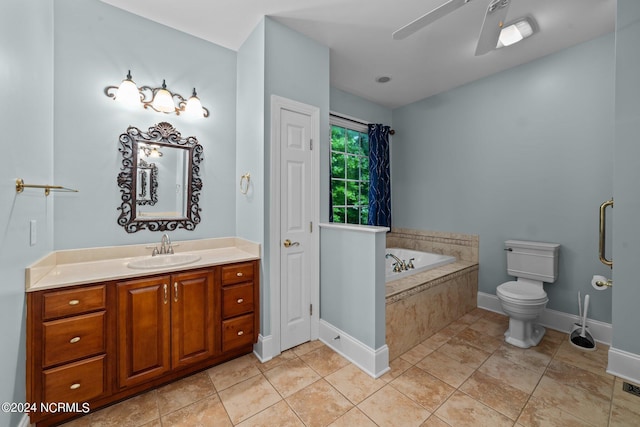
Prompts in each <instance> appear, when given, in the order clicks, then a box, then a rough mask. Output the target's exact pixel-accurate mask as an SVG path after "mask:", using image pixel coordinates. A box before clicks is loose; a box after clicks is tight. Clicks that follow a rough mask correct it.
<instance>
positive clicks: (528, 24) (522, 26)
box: [496, 17, 537, 49]
mask: <svg viewBox="0 0 640 427" xmlns="http://www.w3.org/2000/svg"><path fill="white" fill-rule="evenodd" d="M536 31H537V27H536V23H535V21H534V20H533V18H531V17H525V18H522V19H519V20H517V21H515V22H513V23H512V24H510V25H507V26H505V27H504V28H503V29H502V31H500V37H499V38H498V44H497V46H496V49H499V48H501V47H505V46H511V45H512V44H516V43H518V42H520V41H522V40H524V39H526V38H527V37H531V36H532V35H533V33H535V32H536Z"/></svg>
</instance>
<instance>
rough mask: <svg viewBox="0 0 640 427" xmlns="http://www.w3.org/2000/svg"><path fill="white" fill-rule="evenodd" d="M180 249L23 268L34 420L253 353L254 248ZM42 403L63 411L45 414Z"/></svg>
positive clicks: (236, 242) (76, 254) (61, 416)
mask: <svg viewBox="0 0 640 427" xmlns="http://www.w3.org/2000/svg"><path fill="white" fill-rule="evenodd" d="M178 245H180V247H179V248H177V249H176V252H179V253H176V255H177V256H176V258H170V257H172V256H174V255H159V257H160V258H157V257H151V256H150V255H148V254H149V253H150V251H149V249H148V247H145V246H144V245H134V246H125V247H114V248H96V249H84V250H79V251H59V252H54V253H52V254H50V255H48V256H47V257H45V258H43V259H41V260H40V261H38V262H36V263H35V264H33V265H32V266H30V267H29V268H27V272H26V282H27V283H26V284H27V402H29V403H30V404H31V405H33V408H34V410H33V411H32V412H31V413H30V417H31V422H32V423H37V425H38V426H47V425H51V424H56V423H59V422H61V421H64V420H66V419H69V418H72V417H75V416H77V415H82V414H83V413H84V412H86V411H87V410H88V409H90V410H91V411H93V410H95V409H97V408H99V407H102V406H105V405H108V404H110V403H113V402H116V401H118V400H121V399H124V398H126V397H129V396H132V395H134V394H137V393H140V392H143V391H145V390H148V389H150V388H153V387H156V386H158V385H161V384H164V383H167V382H170V381H173V380H175V379H178V378H181V377H184V376H186V375H189V374H191V373H193V372H196V371H198V370H202V369H205V368H208V367H210V366H213V365H216V364H219V363H221V362H224V361H227V360H230V359H232V358H235V357H238V356H240V355H243V354H247V353H250V352H252V351H253V344H254V343H255V342H256V341H257V338H258V332H259V277H260V270H259V245H257V244H254V243H251V242H246V241H243V240H241V239H235V238H228V239H206V240H200V241H190V242H179V243H178V244H176V246H178ZM178 249H179V251H178ZM145 254H146V255H145ZM162 257H165V258H162ZM174 260H175V261H174ZM176 264H178V265H176ZM41 403H44V404H41ZM48 403H53V404H56V405H57V404H58V403H63V404H66V405H67V406H54V408H55V409H54V410H51V411H49V412H47V411H43V410H42V409H43V408H44V409H47V406H48V405H47V404H48ZM59 408H63V409H64V410H60V409H59Z"/></svg>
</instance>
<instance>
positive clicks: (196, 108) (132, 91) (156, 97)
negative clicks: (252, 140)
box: [104, 71, 209, 118]
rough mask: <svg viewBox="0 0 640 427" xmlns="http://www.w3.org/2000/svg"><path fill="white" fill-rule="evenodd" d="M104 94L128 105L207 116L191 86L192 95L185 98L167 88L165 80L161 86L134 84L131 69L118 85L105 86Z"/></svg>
mask: <svg viewBox="0 0 640 427" xmlns="http://www.w3.org/2000/svg"><path fill="white" fill-rule="evenodd" d="M104 94H105V95H106V96H108V97H109V98H113V99H114V100H116V101H119V102H122V103H124V104H126V105H129V106H137V105H140V104H142V106H143V107H144V108H151V109H152V110H154V111H157V112H159V113H176V115H180V114H182V113H184V114H185V115H186V116H188V117H194V118H197V117H209V110H208V109H206V108H205V107H203V106H202V103H201V102H200V99H199V98H198V96H197V95H196V89H195V88H193V95H191V97H190V98H189V99H188V100H186V99H185V98H184V97H183V96H182V95H180V94H179V93H176V92H171V91H170V90H169V89H167V84H166V82H165V80H162V86H161V87H155V88H154V87H150V86H140V87H138V86H136V84H135V83H134V81H133V80H132V79H131V71H129V72H127V77H126V78H125V79H124V80H123V81H122V83H120V86H107V87H105V88H104Z"/></svg>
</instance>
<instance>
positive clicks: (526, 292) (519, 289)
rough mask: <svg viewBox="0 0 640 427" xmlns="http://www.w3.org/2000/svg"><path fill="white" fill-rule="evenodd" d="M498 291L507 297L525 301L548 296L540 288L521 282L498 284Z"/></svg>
mask: <svg viewBox="0 0 640 427" xmlns="http://www.w3.org/2000/svg"><path fill="white" fill-rule="evenodd" d="M497 292H498V293H500V294H501V295H504V296H505V297H507V298H514V299H516V300H523V301H537V300H544V299H546V298H547V293H546V292H545V291H544V290H543V289H540V288H537V287H535V286H530V285H527V284H524V283H521V282H506V283H503V284H502V285H500V286H498V290H497Z"/></svg>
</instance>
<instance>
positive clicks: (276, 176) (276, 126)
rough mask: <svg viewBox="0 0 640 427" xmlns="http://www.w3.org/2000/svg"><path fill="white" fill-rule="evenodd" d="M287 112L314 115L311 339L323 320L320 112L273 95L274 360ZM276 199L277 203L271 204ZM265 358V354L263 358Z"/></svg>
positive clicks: (277, 336) (271, 241) (271, 269)
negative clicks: (283, 121) (284, 119)
mask: <svg viewBox="0 0 640 427" xmlns="http://www.w3.org/2000/svg"><path fill="white" fill-rule="evenodd" d="M283 109H286V110H291V111H296V112H298V113H301V114H307V115H309V116H311V135H312V139H313V144H314V146H313V150H312V151H311V153H312V154H311V157H312V160H311V175H312V180H313V183H312V189H313V190H312V191H313V194H312V195H311V197H312V203H313V209H312V211H313V217H312V221H313V232H312V233H311V245H310V246H311V247H310V251H311V256H310V259H311V260H312V262H311V264H310V268H311V270H312V271H311V277H312V281H311V289H310V296H311V304H312V305H313V314H312V315H311V339H312V340H314V339H317V338H318V334H319V332H318V331H319V320H320V229H319V227H318V225H319V223H320V109H319V108H318V107H314V106H312V105H308V104H304V103H301V102H298V101H294V100H291V99H287V98H283V97H280V96H277V95H271V141H270V145H271V150H270V154H271V160H270V162H269V163H270V169H271V172H270V174H269V175H270V183H269V185H268V188H269V191H270V195H269V200H270V202H269V245H268V248H269V249H268V250H269V287H270V300H271V301H270V304H269V306H270V310H271V311H270V317H269V318H270V321H271V335H272V339H273V342H272V345H271V349H272V351H273V354H271V355H270V356H271V357H275V356H277V355H278V354H280V348H281V331H280V309H281V307H280V279H281V275H280V203H279V200H280V196H281V194H280V172H281V171H280V142H279V141H280V111H281V110H283ZM273 200H276V201H278V202H277V203H273V202H271V201H273ZM264 356H266V355H264Z"/></svg>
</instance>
